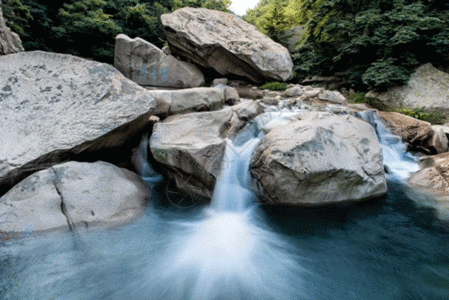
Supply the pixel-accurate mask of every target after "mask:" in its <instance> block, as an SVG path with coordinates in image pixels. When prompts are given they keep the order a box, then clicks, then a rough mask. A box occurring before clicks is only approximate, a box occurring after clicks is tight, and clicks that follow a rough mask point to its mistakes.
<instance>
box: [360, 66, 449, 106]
mask: <svg viewBox="0 0 449 300" xmlns="http://www.w3.org/2000/svg"><path fill="white" fill-rule="evenodd" d="M448 86H449V74H447V73H444V72H441V71H439V70H437V69H435V68H434V67H433V66H432V65H431V64H430V63H429V64H425V65H423V66H421V67H419V68H417V69H416V71H415V72H414V73H413V74H412V76H411V77H410V80H409V82H408V83H407V85H405V86H400V87H394V88H391V89H389V90H388V91H387V92H384V93H377V92H374V91H371V92H369V93H368V94H367V95H366V97H367V98H369V99H371V100H373V101H376V102H378V103H380V104H381V106H382V105H383V106H386V107H392V108H400V107H407V108H410V109H412V108H415V107H424V108H426V109H427V110H429V111H433V112H437V113H441V114H447V113H448V112H449V90H448Z"/></svg>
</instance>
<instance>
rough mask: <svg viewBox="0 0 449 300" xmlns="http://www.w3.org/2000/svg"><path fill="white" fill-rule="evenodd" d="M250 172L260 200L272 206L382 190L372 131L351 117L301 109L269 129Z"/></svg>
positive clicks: (339, 198)
mask: <svg viewBox="0 0 449 300" xmlns="http://www.w3.org/2000/svg"><path fill="white" fill-rule="evenodd" d="M251 173H252V174H253V176H254V178H255V179H256V181H257V182H258V184H259V188H260V190H261V193H262V194H263V195H264V196H265V201H266V202H268V203H275V204H292V205H323V204H329V203H336V202H343V201H361V200H365V199H368V198H374V197H379V196H382V195H384V194H386V192H387V186H386V181H385V174H384V167H383V161H382V150H381V147H380V145H379V142H378V139H377V135H376V132H375V131H374V129H373V127H372V126H371V125H369V124H368V123H366V122H364V121H362V120H359V119H357V118H356V117H353V116H351V115H345V116H337V115H333V114H330V113H325V112H303V113H300V114H298V115H297V117H296V119H292V120H291V121H290V122H288V123H287V124H285V122H284V123H280V125H279V126H275V127H273V128H272V129H271V130H269V131H268V133H267V134H266V135H265V137H264V138H263V140H262V142H261V144H260V145H259V146H258V148H257V149H256V151H255V153H254V155H253V158H252V162H251Z"/></svg>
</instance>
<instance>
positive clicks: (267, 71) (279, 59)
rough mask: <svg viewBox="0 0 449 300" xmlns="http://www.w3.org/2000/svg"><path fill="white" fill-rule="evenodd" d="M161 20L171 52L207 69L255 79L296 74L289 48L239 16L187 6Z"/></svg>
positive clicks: (285, 76)
mask: <svg viewBox="0 0 449 300" xmlns="http://www.w3.org/2000/svg"><path fill="white" fill-rule="evenodd" d="M161 19H162V24H163V25H164V30H165V34H166V37H167V41H168V43H169V46H170V50H171V52H172V53H173V54H174V55H179V56H181V57H185V58H187V59H188V60H190V61H192V62H194V63H196V64H198V65H200V66H202V67H204V68H210V69H214V70H215V71H216V72H218V73H219V74H221V75H223V76H225V75H228V74H229V75H237V76H242V77H246V78H248V79H250V80H251V81H254V82H262V81H265V80H267V79H272V80H280V81H286V80H288V79H290V78H291V77H292V75H293V71H292V69H293V63H292V60H291V58H290V53H289V52H288V50H287V49H286V48H285V47H283V46H281V45H280V44H277V43H275V42H274V41H272V40H271V39H270V38H268V37H267V36H265V35H264V34H262V33H261V32H260V31H258V30H257V29H256V27H255V26H253V25H251V24H248V23H246V22H245V21H243V20H242V19H241V18H239V17H238V16H235V15H233V14H230V13H224V12H220V11H216V10H210V9H205V8H189V7H185V8H181V9H178V10H176V11H175V12H173V13H171V14H165V15H162V16H161Z"/></svg>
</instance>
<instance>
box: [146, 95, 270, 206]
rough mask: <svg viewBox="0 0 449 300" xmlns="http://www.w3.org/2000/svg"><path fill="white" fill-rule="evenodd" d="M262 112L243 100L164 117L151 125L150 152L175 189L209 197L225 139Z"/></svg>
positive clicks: (255, 104) (258, 107)
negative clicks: (221, 107) (152, 126)
mask: <svg viewBox="0 0 449 300" xmlns="http://www.w3.org/2000/svg"><path fill="white" fill-rule="evenodd" d="M262 112H263V109H262V107H261V106H260V104H258V103H256V102H254V101H249V100H247V101H242V102H241V103H239V104H238V105H235V106H232V107H225V108H224V109H222V110H219V111H214V112H202V113H191V114H185V115H176V116H171V117H168V118H167V119H165V120H164V121H162V122H159V123H157V125H156V126H155V128H154V132H153V135H152V136H151V139H150V149H151V152H152V154H153V157H154V158H155V159H156V160H157V161H158V162H159V163H161V164H163V165H164V166H166V167H167V168H168V170H169V172H170V173H171V175H172V176H173V178H174V179H175V181H176V184H177V186H178V188H180V189H183V190H188V191H191V192H193V193H196V194H199V195H201V196H204V197H206V198H210V197H211V195H212V191H213V188H214V185H215V181H216V179H217V177H218V175H219V172H220V167H221V163H222V161H223V155H224V150H225V146H226V138H228V137H232V136H234V135H235V134H236V133H237V132H238V131H239V130H240V129H241V128H243V127H244V126H245V125H246V124H247V122H249V121H251V120H252V119H253V118H254V117H256V116H257V115H258V114H260V113H262Z"/></svg>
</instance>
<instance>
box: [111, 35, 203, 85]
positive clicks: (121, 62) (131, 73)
mask: <svg viewBox="0 0 449 300" xmlns="http://www.w3.org/2000/svg"><path fill="white" fill-rule="evenodd" d="M114 67H116V68H117V69H118V70H119V71H120V72H122V74H123V75H125V77H126V78H129V79H131V80H132V81H134V82H135V83H137V84H139V85H142V86H159V87H172V88H191V87H199V86H201V85H203V84H204V76H203V73H201V71H200V70H199V69H198V68H197V67H196V66H194V65H192V64H191V63H188V62H183V61H179V60H177V59H176V58H174V57H173V56H171V55H166V54H165V53H164V52H162V50H160V49H159V48H157V47H156V46H154V45H153V44H151V43H149V42H147V41H145V40H143V39H141V38H135V39H131V38H129V37H128V36H126V35H124V34H119V35H118V36H117V37H116V42H115V54H114Z"/></svg>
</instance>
